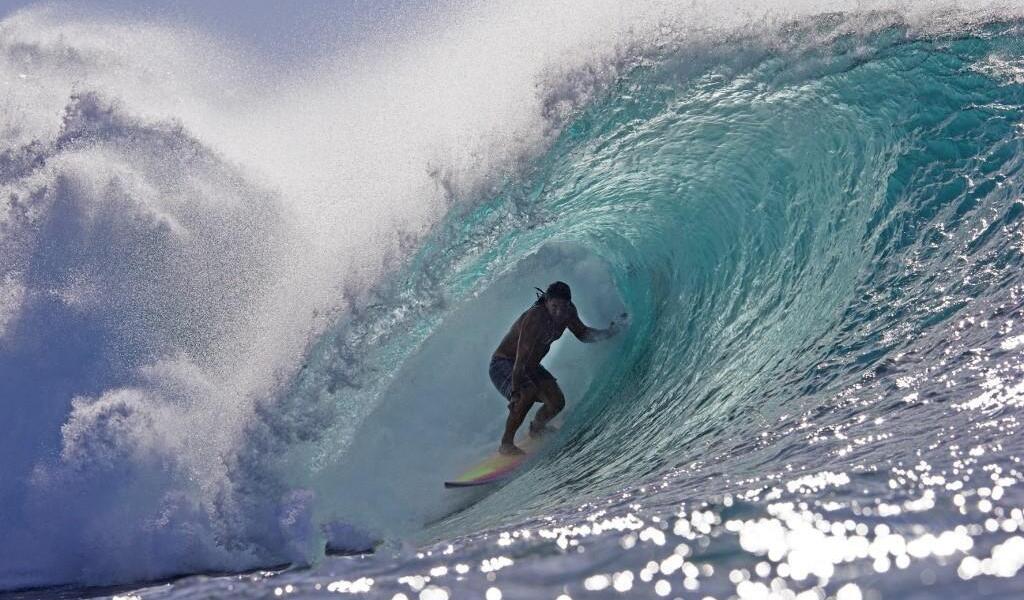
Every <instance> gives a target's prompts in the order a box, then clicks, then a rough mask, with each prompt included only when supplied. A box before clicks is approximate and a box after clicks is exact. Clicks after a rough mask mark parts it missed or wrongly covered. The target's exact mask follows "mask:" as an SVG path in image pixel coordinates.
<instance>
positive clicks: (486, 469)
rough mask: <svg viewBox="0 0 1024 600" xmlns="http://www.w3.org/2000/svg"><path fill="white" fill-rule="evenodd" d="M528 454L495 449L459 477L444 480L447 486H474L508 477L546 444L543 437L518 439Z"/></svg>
mask: <svg viewBox="0 0 1024 600" xmlns="http://www.w3.org/2000/svg"><path fill="white" fill-rule="evenodd" d="M516 445H517V446H519V447H520V448H521V449H522V450H523V451H524V452H526V454H521V455H518V456H505V455H504V454H498V452H497V451H495V452H494V453H493V454H491V455H490V456H488V457H487V458H485V459H483V460H482V461H480V462H478V463H476V464H475V465H473V466H471V467H469V468H468V469H466V470H465V471H463V472H462V473H461V474H460V475H459V476H458V477H456V478H455V479H452V480H451V481H446V482H444V487H446V488H458V487H473V486H476V485H487V484H489V483H497V482H499V481H502V480H503V479H507V478H508V477H509V476H511V475H512V474H514V473H515V472H516V471H517V470H519V467H521V466H522V465H523V464H524V463H526V462H528V461H529V460H530V459H531V458H533V456H534V455H535V454H536V453H537V451H538V450H539V449H540V448H541V447H542V446H543V445H544V440H543V439H538V438H533V437H530V436H529V435H526V436H524V437H523V438H522V439H519V440H516Z"/></svg>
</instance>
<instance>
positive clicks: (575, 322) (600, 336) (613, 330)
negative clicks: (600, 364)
mask: <svg viewBox="0 0 1024 600" xmlns="http://www.w3.org/2000/svg"><path fill="white" fill-rule="evenodd" d="M622 318H623V319H625V318H626V313H622ZM619 329H620V328H619V325H618V323H616V322H615V321H612V322H611V324H610V325H608V329H594V328H593V327H587V326H586V325H584V324H583V321H581V320H580V316H579V314H578V313H577V312H576V306H575V305H573V307H572V315H571V316H570V317H569V331H571V332H572V334H573V335H575V336H576V338H577V339H579V341H581V342H586V343H588V344H589V343H591V342H600V341H601V340H606V339H608V338H610V337H612V336H614V335H615V334H617V333H619Z"/></svg>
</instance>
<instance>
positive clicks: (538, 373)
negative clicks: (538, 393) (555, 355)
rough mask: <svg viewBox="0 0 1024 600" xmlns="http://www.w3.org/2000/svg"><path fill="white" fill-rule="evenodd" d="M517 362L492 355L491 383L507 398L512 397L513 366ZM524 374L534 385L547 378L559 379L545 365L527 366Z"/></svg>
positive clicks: (489, 370) (489, 371)
mask: <svg viewBox="0 0 1024 600" xmlns="http://www.w3.org/2000/svg"><path fill="white" fill-rule="evenodd" d="M515 364H516V362H515V361H514V360H512V359H511V358H505V357H504V356H492V357H491V366H490V368H489V369H488V370H487V372H488V374H489V375H490V376H491V383H493V384H494V387H496V388H498V391H499V392H501V395H502V396H504V397H505V399H506V400H511V399H512V368H513V367H515ZM524 375H526V378H527V379H529V380H530V381H532V382H533V384H534V385H540V382H541V381H545V380H551V381H558V380H557V379H555V376H554V375H552V374H551V372H550V371H548V370H547V369H545V368H544V365H537V366H535V367H527V368H526V373H525V374H524ZM539 401H540V400H538V402H539Z"/></svg>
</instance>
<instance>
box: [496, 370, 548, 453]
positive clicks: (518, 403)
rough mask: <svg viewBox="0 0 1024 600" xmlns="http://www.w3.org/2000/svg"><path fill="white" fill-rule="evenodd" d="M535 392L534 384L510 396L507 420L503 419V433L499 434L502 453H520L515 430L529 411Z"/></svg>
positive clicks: (536, 391)
mask: <svg viewBox="0 0 1024 600" xmlns="http://www.w3.org/2000/svg"><path fill="white" fill-rule="evenodd" d="M537 393H538V388H537V387H536V386H528V387H526V388H524V389H523V390H521V391H520V392H519V393H518V394H516V395H514V396H512V400H511V401H510V402H509V405H508V409H509V410H508V420H507V421H505V434H504V435H503V436H501V447H500V448H499V449H498V451H499V452H501V453H502V454H522V452H523V451H522V450H520V449H519V448H517V447H516V445H515V439H516V431H517V430H518V429H519V426H520V425H522V424H523V421H524V420H526V413H528V412H530V407H531V406H533V402H534V400H536V399H537Z"/></svg>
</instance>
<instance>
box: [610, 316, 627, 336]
mask: <svg viewBox="0 0 1024 600" xmlns="http://www.w3.org/2000/svg"><path fill="white" fill-rule="evenodd" d="M627 325H629V313H622V314H621V315H619V318H618V319H617V320H613V321H612V322H611V323H609V324H608V333H609V335H618V333H619V332H621V331H622V330H623V329H625V328H626V326H627Z"/></svg>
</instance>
